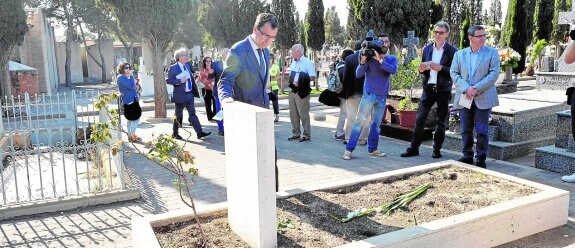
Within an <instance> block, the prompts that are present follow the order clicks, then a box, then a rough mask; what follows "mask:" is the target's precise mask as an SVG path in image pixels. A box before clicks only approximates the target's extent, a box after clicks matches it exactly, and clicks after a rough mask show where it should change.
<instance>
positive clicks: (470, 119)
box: [459, 96, 491, 161]
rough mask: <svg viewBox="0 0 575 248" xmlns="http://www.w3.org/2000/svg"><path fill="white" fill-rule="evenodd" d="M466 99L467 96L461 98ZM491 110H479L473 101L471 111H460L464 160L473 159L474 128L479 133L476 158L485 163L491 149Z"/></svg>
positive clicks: (464, 109)
mask: <svg viewBox="0 0 575 248" xmlns="http://www.w3.org/2000/svg"><path fill="white" fill-rule="evenodd" d="M461 97H465V96H461ZM490 115H491V109H490V108H489V109H478V108H477V106H476V105H475V101H473V103H472V105H471V109H466V108H463V109H460V110H459V116H460V117H461V138H462V139H463V150H462V151H461V152H462V153H463V157H464V158H467V159H469V158H471V159H473V128H474V127H475V132H476V133H477V144H476V149H477V154H476V155H475V158H476V159H477V160H479V161H485V158H487V151H488V148H489V116H490Z"/></svg>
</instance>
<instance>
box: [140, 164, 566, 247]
mask: <svg viewBox="0 0 575 248" xmlns="http://www.w3.org/2000/svg"><path fill="white" fill-rule="evenodd" d="M451 165H455V166H461V167H464V168H466V169H469V170H473V171H476V172H480V173H483V174H487V175H491V176H495V177H499V178H503V179H507V180H509V181H513V182H516V183H520V184H524V185H527V186H531V187H534V188H537V189H540V190H541V192H539V193H536V194H533V195H529V196H525V197H521V198H517V199H514V200H510V201H506V202H502V203H499V204H496V205H492V206H489V207H485V208H481V209H477V210H474V211H470V212H467V213H462V214H459V215H455V216H450V217H447V218H443V219H439V220H436V221H431V222H428V223H423V224H420V225H418V226H415V227H411V228H405V229H402V230H399V231H395V232H391V233H387V234H383V235H379V236H375V237H372V238H369V239H365V240H361V241H357V242H353V243H348V244H345V245H342V246H339V247H343V248H350V247H353V248H356V247H361V248H365V247H446V248H447V247H493V246H497V245H501V244H505V243H508V242H511V241H513V240H517V239H520V238H523V237H526V236H529V235H532V234H535V233H539V232H542V231H545V230H548V229H551V228H554V227H557V226H561V225H565V224H567V220H568V211H569V192H568V191H565V190H562V189H557V188H554V187H551V186H547V185H544V184H540V183H536V182H532V181H528V180H525V179H521V178H517V177H513V176H509V175H506V174H503V173H499V172H495V171H491V170H487V169H482V168H479V167H475V166H470V165H467V164H463V163H460V162H457V161H454V160H447V161H442V162H437V163H431V164H426V165H421V166H415V167H411V168H405V169H399V170H394V171H389V172H382V173H377V174H373V175H367V176H361V177H356V178H351V179H346V180H341V181H338V182H330V183H325V184H320V185H312V186H309V187H303V188H297V189H291V190H288V191H283V192H278V193H277V194H276V195H277V197H278V198H285V197H289V196H293V195H297V194H300V193H305V192H309V191H313V190H320V189H329V188H336V187H345V186H349V185H353V184H357V183H361V182H366V181H373V180H382V179H386V178H401V177H402V176H404V175H409V174H413V173H417V172H421V171H429V170H433V169H438V168H442V167H446V166H451ZM225 209H226V203H225V202H224V203H219V204H214V205H210V206H206V208H204V209H202V210H198V214H199V215H201V214H206V213H209V212H213V211H222V210H225ZM192 216H193V213H192V211H191V210H190V209H184V210H180V211H173V212H168V213H165V214H160V215H152V216H146V217H141V218H136V219H133V220H132V237H133V244H134V246H135V247H160V245H159V243H158V241H157V239H156V238H155V234H154V232H153V230H152V227H157V226H163V225H167V224H171V223H177V222H179V221H182V220H189V219H190V218H191V217H192ZM533 222H537V225H532V223H533ZM486 237H489V238H486Z"/></svg>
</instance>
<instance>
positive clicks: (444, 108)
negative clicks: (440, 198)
mask: <svg viewBox="0 0 575 248" xmlns="http://www.w3.org/2000/svg"><path fill="white" fill-rule="evenodd" d="M433 34H434V38H435V39H434V41H435V42H433V43H432V44H429V45H427V46H425V48H423V53H422V54H421V61H422V62H421V64H419V73H421V74H423V93H422V95H421V100H420V101H419V108H418V109H417V117H416V121H415V129H414V131H413V139H412V141H411V145H410V146H409V147H408V148H407V150H406V151H405V152H404V153H402V154H401V156H402V157H412V156H417V155H419V146H420V145H421V142H422V141H423V134H424V128H425V121H426V120H427V115H428V114H429V111H430V110H431V107H433V104H435V103H437V116H436V119H435V120H436V127H435V133H434V134H433V154H432V155H431V156H432V157H433V158H441V146H442V145H443V141H444V140H445V128H446V126H447V120H448V118H447V116H448V113H449V100H450V99H451V87H452V86H453V82H452V81H451V76H450V75H449V69H450V67H451V62H452V60H453V55H454V54H455V52H456V51H457V49H456V48H455V47H453V46H451V45H450V44H449V43H447V42H446V40H447V38H448V37H449V25H448V24H447V23H446V22H444V21H440V22H438V23H436V24H435V25H434V27H433Z"/></svg>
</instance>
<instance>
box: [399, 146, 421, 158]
mask: <svg viewBox="0 0 575 248" xmlns="http://www.w3.org/2000/svg"><path fill="white" fill-rule="evenodd" d="M400 156H401V157H402V158H406V157H413V156H419V150H418V149H413V148H411V147H408V148H407V149H406V150H405V152H404V153H402V154H401V155H400Z"/></svg>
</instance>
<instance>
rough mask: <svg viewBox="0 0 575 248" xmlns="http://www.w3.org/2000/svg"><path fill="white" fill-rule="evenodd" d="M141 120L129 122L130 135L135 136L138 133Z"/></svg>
mask: <svg viewBox="0 0 575 248" xmlns="http://www.w3.org/2000/svg"><path fill="white" fill-rule="evenodd" d="M139 122H140V120H139V119H138V120H135V121H131V120H128V134H130V135H131V134H134V133H136V129H137V128H138V124H139Z"/></svg>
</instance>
